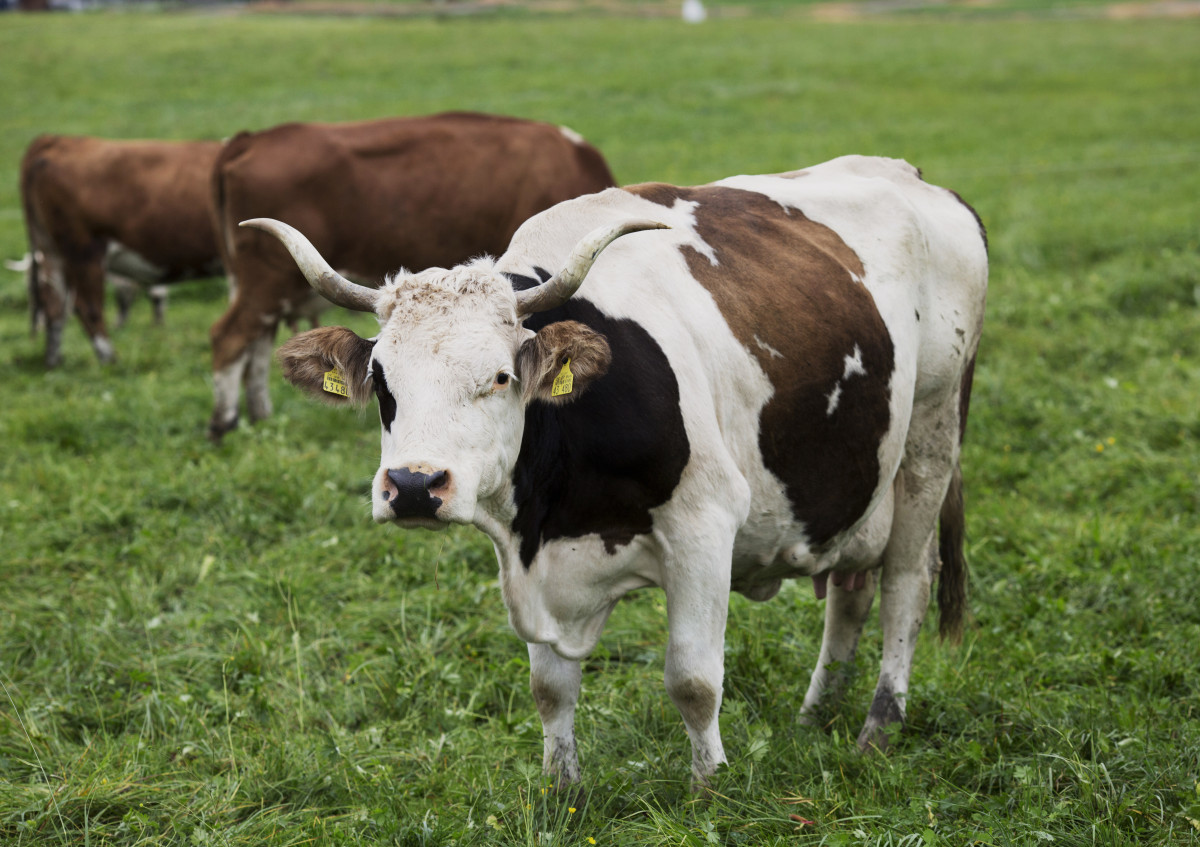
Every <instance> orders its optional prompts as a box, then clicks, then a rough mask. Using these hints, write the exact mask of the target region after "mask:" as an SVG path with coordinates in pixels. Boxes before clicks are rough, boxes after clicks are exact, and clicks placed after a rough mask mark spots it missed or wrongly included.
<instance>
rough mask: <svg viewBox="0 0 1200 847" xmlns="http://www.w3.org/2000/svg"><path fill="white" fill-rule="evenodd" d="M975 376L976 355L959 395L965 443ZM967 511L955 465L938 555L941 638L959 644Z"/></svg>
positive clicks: (959, 467) (944, 505) (964, 599)
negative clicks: (940, 562)
mask: <svg viewBox="0 0 1200 847" xmlns="http://www.w3.org/2000/svg"><path fill="white" fill-rule="evenodd" d="M974 375H975V358H974V357H973V356H972V357H971V360H970V361H969V362H968V363H967V370H966V372H965V373H964V374H963V378H962V386H961V389H960V393H959V399H958V403H959V407H958V408H959V417H958V426H959V430H958V438H959V443H960V444H961V443H962V438H963V435H964V434H965V433H966V430H967V411H968V409H969V407H970V404H971V381H972V379H973V377H974ZM965 543H966V511H965V509H964V505H963V479H962V465H961V464H959V463H957V462H956V463H955V465H954V474H953V476H952V477H951V478H950V488H949V489H948V490H947V491H946V499H945V500H943V501H942V512H941V520H940V522H939V527H938V556H939V558H940V559H941V561H942V568H941V573H940V575H939V577H938V592H937V601H938V635H940V636H941V637H942V638H944V639H949V640H951V641H953V642H955V643H958V642H960V641H962V634H963V618H964V617H965V616H966V613H967V559H966V555H965V554H964V551H963V548H964V546H965Z"/></svg>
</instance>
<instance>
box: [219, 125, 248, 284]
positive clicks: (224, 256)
mask: <svg viewBox="0 0 1200 847" xmlns="http://www.w3.org/2000/svg"><path fill="white" fill-rule="evenodd" d="M250 135H251V134H250V133H249V132H239V133H237V134H236V135H235V136H233V137H232V138H230V139H229V140H228V141H226V142H225V143H224V144H223V145H222V146H221V152H220V153H218V154H217V160H216V162H214V163H213V169H212V200H213V202H212V209H211V212H212V216H213V218H212V227H213V232H214V233H215V234H216V236H217V250H218V252H219V253H220V255H221V264H222V265H223V266H224V267H225V268H226V270H228V269H229V267H230V263H229V262H230V259H231V258H232V257H233V251H234V238H233V227H236V226H237V225H238V221H231V220H229V219H228V218H229V215H228V206H229V196H228V193H227V192H226V188H225V171H226V168H227V167H229V164H230V163H231V162H233V161H234V160H235V159H237V158H239V157H240V156H241V155H242V153H243V151H244V150H245V148H246V142H247V140H248V139H249V138H250Z"/></svg>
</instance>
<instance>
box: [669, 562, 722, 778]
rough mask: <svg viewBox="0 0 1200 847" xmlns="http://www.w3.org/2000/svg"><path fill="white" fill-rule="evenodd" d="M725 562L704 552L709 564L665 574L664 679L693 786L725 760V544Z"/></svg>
mask: <svg viewBox="0 0 1200 847" xmlns="http://www.w3.org/2000/svg"><path fill="white" fill-rule="evenodd" d="M717 549H718V550H719V551H720V554H719V555H721V554H723V555H725V558H724V560H723V561H720V559H713V558H711V557H712V555H713V554H712V551H711V550H709V551H706V553H705V554H704V559H693V560H691V564H692V565H697V564H698V563H699V562H701V561H707V566H697V567H692V568H689V570H688V572H687V573H686V574H683V575H681V578H679V579H669V580H668V581H667V583H666V584H665V585H664V586H663V587H664V588H665V589H666V592H667V618H668V628H669V631H670V634H669V636H668V640H667V657H666V663H665V664H666V668H665V672H664V680H665V682H666V686H667V693H668V694H669V695H670V697H671V701H672V702H673V703H674V704H675V706H676V708H678V709H679V713H680V714H681V715H682V716H683V724H684V726H685V727H687V733H688V738H690V739H691V742H692V788H693V789H702V788H705V787H707V786H708V784H709V777H711V776H712V775H713V774H714V773H716V770H717V767H718V766H719V765H721V764H724V762H725V748H724V746H723V745H722V744H721V729H720V726H719V724H718V722H717V714H718V713H719V712H720V710H721V684H722V681H723V680H724V676H725V620H726V617H727V616H728V613H729V564H728V562H729V558H728V555H729V553H730V552H731V550H732V543H730V545H729V547H727V548H725V547H721V546H718V548H717Z"/></svg>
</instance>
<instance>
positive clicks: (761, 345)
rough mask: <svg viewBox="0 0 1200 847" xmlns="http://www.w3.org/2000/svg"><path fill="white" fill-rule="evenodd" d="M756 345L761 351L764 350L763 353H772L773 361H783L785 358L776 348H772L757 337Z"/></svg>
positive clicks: (755, 338) (755, 337) (755, 339)
mask: <svg viewBox="0 0 1200 847" xmlns="http://www.w3.org/2000/svg"><path fill="white" fill-rule="evenodd" d="M754 343H755V344H757V345H758V349H759V350H762V351H763V352H766V353H770V354H771V358H772V359H782V358H783V354H782V353H780V352H779V351H778V350H776V349H775V348H774V347H772V346H771V345H770V344H768V343H767V342H765V341H763V340H762V339H761V338H759V337H758V336H757V335H756V336H754Z"/></svg>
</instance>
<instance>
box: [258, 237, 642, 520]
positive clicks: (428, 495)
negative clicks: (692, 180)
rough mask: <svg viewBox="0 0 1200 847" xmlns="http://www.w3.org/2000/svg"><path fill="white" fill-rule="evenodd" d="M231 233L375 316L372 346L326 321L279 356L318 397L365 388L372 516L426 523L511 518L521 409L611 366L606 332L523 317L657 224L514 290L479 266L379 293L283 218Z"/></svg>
mask: <svg viewBox="0 0 1200 847" xmlns="http://www.w3.org/2000/svg"><path fill="white" fill-rule="evenodd" d="M242 225H243V226H253V227H257V228H259V229H262V230H265V231H266V232H269V233H271V234H273V235H275V236H276V237H277V238H279V240H280V241H282V242H283V244H284V246H285V247H287V249H288V251H289V252H290V253H291V254H292V257H293V258H294V259H295V260H296V264H297V265H298V266H299V267H300V270H301V271H302V272H303V273H304V275H305V277H307V278H308V280H309V282H310V283H311V284H312V286H313V287H314V288H315V289H316V290H317V291H319V292H320V293H321V294H323V295H324V296H325V297H326V298H328V299H329V300H331V301H332V302H334V303H336V304H338V305H340V306H344V307H346V308H349V309H355V310H358V311H365V312H373V313H374V314H375V315H376V317H377V318H378V320H379V323H380V330H379V334H378V335H377V336H376V337H375V338H374V339H364V338H360V337H359V336H358V335H356V334H355V333H354V332H352V331H351V330H349V329H346V328H344V327H323V328H321V329H316V330H312V331H311V332H306V333H303V334H301V335H298V336H296V337H295V338H293V339H291V340H290V341H289V342H288V343H286V344H285V345H284V346H283V347H282V348H280V350H279V359H280V361H281V362H282V364H283V372H284V377H285V378H286V379H287V380H288V381H289V382H291V383H292V384H294V385H297V386H299V387H300V388H302V389H304V390H306V391H308V392H309V393H310V394H313V395H314V396H317V397H319V398H321V399H324V400H327V401H329V402H333V403H352V404H359V405H361V404H364V403H366V402H367V401H368V400H369V399H370V396H371V393H372V392H373V393H374V394H375V396H376V398H377V399H378V401H379V417H380V421H381V423H382V430H383V431H382V444H381V452H382V456H381V461H380V467H379V470H378V472H377V473H376V474H375V481H374V485H373V486H372V514H373V516H374V518H375V520H376V521H379V522H381V523H382V522H387V521H395V522H397V523H400V524H402V525H404V526H421V527H426V528H440V527H443V526H445V525H446V524H447V523H470V524H475V525H477V526H481V528H486V526H488V525H494V522H495V521H497V520H500V521H507V520H509V519H511V514H509V513H510V512H511V509H512V506H511V498H510V497H509V496H508V487H507V486H508V481H509V478H510V474H511V470H512V468H513V466H514V465H515V463H516V460H517V455H518V453H519V451H520V448H521V436H522V433H523V429H524V421H525V414H524V413H525V405H526V404H527V403H529V402H533V401H541V402H551V403H562V402H570V401H571V400H573V399H575V398H577V397H578V396H579V395H580V394H581V393H582V392H584V391H585V390H586V389H587V387H588V385H589V384H590V383H591V382H592V381H594V380H595V379H597V378H599V377H601V376H603V375H604V373H605V372H606V371H607V370H608V366H609V363H610V361H611V353H610V350H609V346H608V342H607V341H606V340H605V339H604V336H602V335H600V334H599V333H597V332H595V331H594V330H592V329H590V328H588V327H587V326H584V325H583V324H580V323H577V322H574V321H560V322H557V323H553V324H550V325H548V326H546V327H544V328H543V329H542V330H541V331H540V332H537V333H534V332H532V331H531V330H528V329H525V328H524V326H523V321H524V319H525V318H526V317H528V316H529V315H531V314H534V313H536V312H542V311H546V310H548V309H553V308H555V307H557V306H560V305H562V304H563V303H565V302H566V301H567V300H569V299H570V298H571V296H572V295H573V294H574V293H575V292H576V291H577V290H578V289H579V286H580V285H582V284H583V280H584V278H585V277H586V275H587V273H588V271H589V270H590V269H591V267H592V263H593V262H595V260H596V257H597V256H598V255H599V254H600V251H602V250H603V249H604V248H605V247H607V246H608V245H609V244H610V243H611V242H612V241H614V240H615V239H617V238H619V237H621V236H622V235H626V234H628V233H632V232H638V231H641V230H647V229H662V228H665V225H664V224H660V223H657V222H654V221H628V222H625V223H621V224H618V225H616V226H611V227H602V228H600V229H598V230H595V231H594V232H592V233H590V234H588V235H587V236H585V237H584V238H583V239H582V240H581V241H580V242H579V243H578V244H577V245H576V246H575V249H574V250H573V251H572V252H571V254H570V256H569V257H568V259H567V261H566V263H565V264H564V266H563V268H562V269H561V270H560V271H559V272H558V273H557V274H555V275H554V276H553V277H551V278H550V279H549V280H547V281H546V282H544V283H543V284H542V285H540V286H537V287H536V288H532V289H528V290H526V291H520V292H515V291H513V288H512V285H511V283H510V282H509V281H508V279H506V278H505V277H504V276H503V275H501V274H500V273H499V272H498V271H496V270H495V264H494V262H492V261H491V260H490V259H478V260H475V261H473V262H470V263H468V264H466V265H460V266H458V267H456V268H452V269H450V270H445V269H442V268H431V269H429V270H426V271H423V272H421V273H417V274H409V273H406V272H404V271H401V272H400V273H398V274H397V275H396V276H394V277H393V278H391V279H390V280H389V281H388V283H387V284H386V285H385V286H384V287H382V288H380V289H373V288H366V287H364V286H361V285H357V284H355V283H353V282H350V281H349V280H347V279H345V278H344V277H342V276H341V275H339V274H338V273H337V272H336V271H334V270H333V269H332V268H331V267H330V266H329V264H328V263H327V262H326V261H325V260H324V259H323V258H322V257H321V255H320V254H319V253H318V252H317V251H316V249H315V248H314V247H313V246H312V244H311V243H309V241H308V240H307V239H306V238H305V237H304V236H303V235H301V234H300V233H299V232H298V231H296V230H295V229H293V228H292V227H290V226H288V225H287V224H284V223H280V222H279V221H275V220H271V219H267V218H256V219H254V220H250V221H245V222H243V224H242Z"/></svg>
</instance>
